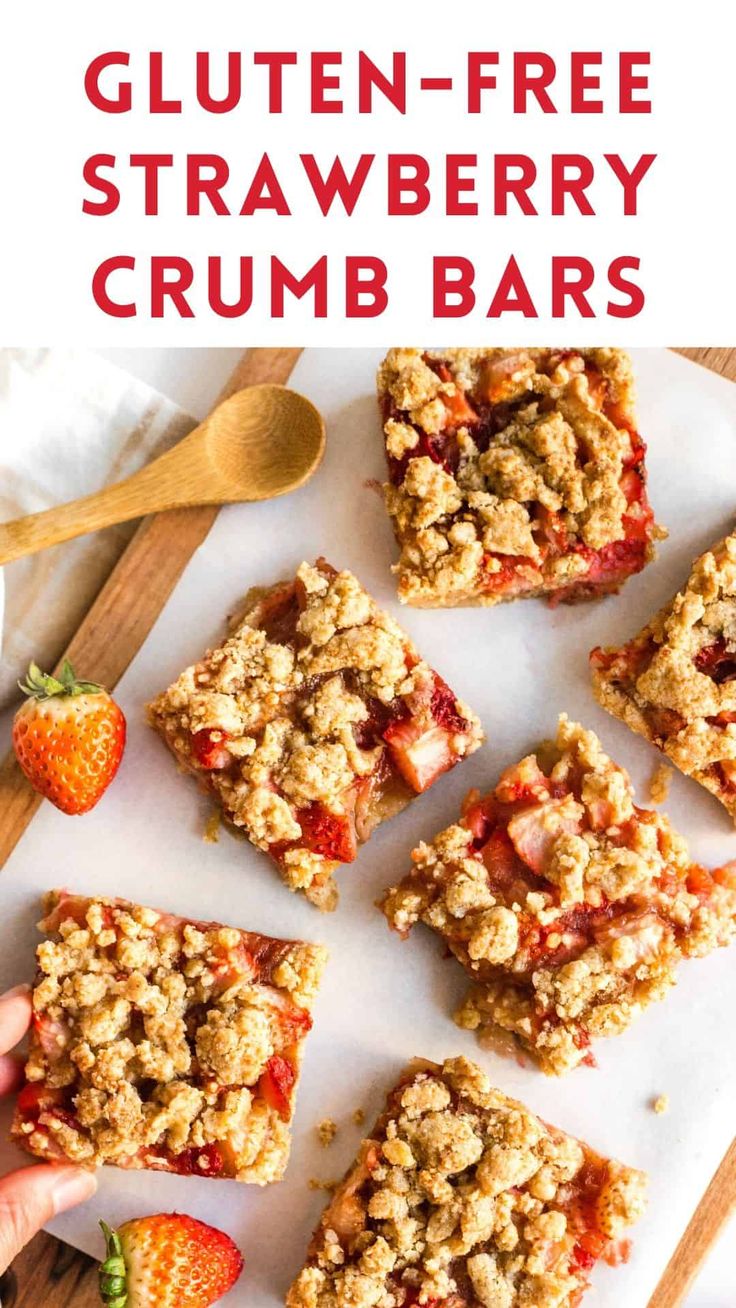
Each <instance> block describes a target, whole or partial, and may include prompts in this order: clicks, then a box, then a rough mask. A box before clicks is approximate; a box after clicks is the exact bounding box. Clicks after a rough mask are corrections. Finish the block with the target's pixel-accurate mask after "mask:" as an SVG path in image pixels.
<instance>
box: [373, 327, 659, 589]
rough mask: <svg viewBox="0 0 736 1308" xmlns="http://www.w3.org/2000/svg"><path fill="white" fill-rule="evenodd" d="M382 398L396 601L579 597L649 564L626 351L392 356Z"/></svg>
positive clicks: (381, 383) (406, 352)
mask: <svg viewBox="0 0 736 1308" xmlns="http://www.w3.org/2000/svg"><path fill="white" fill-rule="evenodd" d="M378 394H379V400H380V403H381V407H382V411H383V416H384V437H385V443H386V454H387V458H388V462H389V472H390V477H391V480H390V482H389V484H388V485H387V486H386V488H385V495H386V505H387V508H388V512H389V514H390V516H391V518H392V521H393V525H394V530H395V533H396V537H397V540H398V542H399V545H400V547H401V556H400V559H399V562H398V564H397V567H396V571H397V573H398V577H399V598H400V599H401V600H402V601H404V602H408V603H411V604H419V605H422V604H426V605H449V604H458V603H463V604H467V603H484V604H492V603H498V602H499V601H500V600H503V599H509V598H512V597H513V596H514V595H516V594H525V593H529V594H540V593H543V592H545V591H549V592H553V591H561V590H564V591H568V592H569V594H568V595H566V597H567V598H582V597H583V596H584V595H585V594H586V587H587V588H588V590H591V589H595V590H596V591H600V590H601V589H611V588H613V587H615V586H616V585H618V584H620V582H621V581H622V580H624V579H625V577H626V576H627V575H629V574H630V572H632V571H638V570H639V569H640V568H641V567H643V566H644V564H645V563H646V562H648V560H649V558H650V557H652V553H653V551H652V549H651V540H652V539H653V537H654V536H655V535H656V530H655V528H654V522H653V516H652V513H651V509H650V508H649V505H648V502H647V499H646V494H645V490H644V471H643V454H644V446H643V444H642V443H641V441H640V438H639V437H638V435H637V433H636V430H635V418H634V412H633V376H632V371H631V363H630V360H629V358H628V355H626V354H625V353H624V352H623V351H621V350H613V349H590V350H579V351H577V350H567V351H563V350H549V349H530V350H514V351H509V350H503V349H490V350H489V349H454V350H446V351H443V352H442V353H438V352H435V351H428V352H425V353H422V351H420V350H417V349H393V350H390V351H389V353H388V354H387V356H386V358H385V359H384V361H383V363H382V364H381V366H380V368H379V371H378ZM622 545H623V546H624V548H623V549H622V548H621V547H622ZM614 546H616V547H617V551H616V556H615V557H614V553H613V551H612V550H611V548H610V547H614ZM607 547H609V552H608V554H606V553H605V551H606V549H607ZM573 591H574V594H573Z"/></svg>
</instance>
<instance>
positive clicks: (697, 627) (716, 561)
mask: <svg viewBox="0 0 736 1308" xmlns="http://www.w3.org/2000/svg"><path fill="white" fill-rule="evenodd" d="M590 658H591V664H592V668H593V684H594V688H595V694H596V698H597V699H598V701H599V702H600V704H602V706H603V708H604V709H607V710H608V712H609V713H612V714H613V716H614V717H616V718H621V720H622V722H625V723H626V725H627V726H629V727H631V728H632V730H633V731H637V732H639V734H640V735H642V736H645V737H646V739H647V740H649V741H651V743H652V744H653V745H657V746H658V747H659V749H661V750H663V752H664V753H665V754H666V755H667V757H668V758H669V759H671V760H672V762H673V763H675V764H676V766H677V767H678V768H679V769H680V771H681V772H684V773H685V774H686V775H687V776H689V777H694V778H695V780H696V781H699V782H700V784H701V786H705V788H706V790H709V791H710V792H711V794H713V795H715V796H716V798H717V799H719V800H720V801H721V803H722V804H723V806H724V808H726V809H727V811H728V813H729V814H730V816H731V817H732V818H733V819H734V821H736V535H731V536H727V537H726V538H725V540H722V541H719V542H718V544H717V545H714V546H713V548H712V549H710V550H708V551H707V552H706V553H705V554H703V555H701V557H700V558H699V559H696V560H695V563H694V564H693V566H692V571H691V573H690V576H689V577H688V579H687V582H686V583H685V585H684V587H683V589H682V590H681V591H680V592H679V593H678V594H677V595H675V597H674V599H672V600H671V601H670V603H669V604H666V605H665V607H664V608H663V609H661V610H660V612H659V613H658V614H657V615H656V617H654V618H653V619H652V621H651V622H650V623H649V624H648V626H646V627H644V629H643V630H642V631H640V632H639V635H638V636H635V637H634V639H633V640H630V641H629V642H628V644H626V645H622V646H621V647H620V648H618V649H613V648H612V649H594V650H593V652H592V654H591V656H590Z"/></svg>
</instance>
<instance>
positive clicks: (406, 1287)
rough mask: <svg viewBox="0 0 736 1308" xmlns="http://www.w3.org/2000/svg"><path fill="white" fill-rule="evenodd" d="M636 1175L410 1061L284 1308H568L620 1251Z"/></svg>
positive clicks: (462, 1065)
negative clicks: (341, 1307) (390, 1307)
mask: <svg viewBox="0 0 736 1308" xmlns="http://www.w3.org/2000/svg"><path fill="white" fill-rule="evenodd" d="M646 1185H647V1181H646V1177H645V1175H644V1173H643V1172H640V1171H637V1170H635V1169H634V1168H631V1167H626V1166H624V1164H622V1163H618V1162H614V1161H612V1160H611V1159H608V1158H602V1157H601V1156H600V1155H599V1154H597V1153H595V1152H594V1151H593V1150H592V1149H591V1148H590V1147H589V1146H588V1145H587V1144H583V1143H581V1142H580V1141H579V1140H576V1139H575V1138H574V1137H573V1136H569V1135H566V1134H565V1133H564V1132H563V1131H561V1130H559V1129H558V1128H556V1127H554V1126H549V1125H548V1124H547V1123H546V1122H543V1121H541V1120H540V1119H539V1118H538V1117H536V1116H535V1115H534V1114H533V1113H531V1112H529V1110H528V1109H527V1108H525V1107H524V1105H523V1104H520V1103H518V1102H517V1101H516V1100H514V1099H509V1098H508V1097H507V1096H506V1095H505V1094H503V1093H502V1092H501V1091H500V1090H496V1089H494V1088H493V1086H492V1085H491V1084H490V1082H489V1080H488V1077H487V1076H486V1074H485V1073H484V1072H483V1071H482V1070H481V1068H480V1067H478V1066H476V1064H474V1063H472V1062H470V1061H469V1060H468V1059H467V1058H450V1059H447V1060H446V1061H445V1063H444V1064H443V1065H442V1066H439V1065H437V1064H435V1063H428V1062H424V1061H423V1060H419V1059H416V1060H415V1061H414V1062H413V1063H412V1064H411V1065H410V1066H409V1067H408V1068H407V1069H406V1070H405V1072H404V1074H403V1075H402V1077H401V1078H400V1080H399V1083H398V1085H397V1086H396V1087H395V1088H394V1089H393V1090H392V1091H391V1093H390V1094H389V1096H388V1100H387V1103H386V1108H385V1110H384V1112H383V1113H382V1115H381V1117H380V1118H379V1120H378V1122H377V1123H376V1126H375V1128H374V1130H373V1132H372V1134H371V1136H370V1138H369V1139H367V1140H364V1141H363V1143H362V1145H361V1148H360V1151H359V1154H358V1157H357V1159H356V1161H355V1163H354V1164H353V1166H352V1167H351V1169H350V1170H349V1172H348V1173H347V1175H346V1177H345V1179H344V1181H343V1182H342V1184H341V1185H340V1186H339V1187H338V1189H337V1190H336V1192H335V1194H334V1196H333V1198H332V1199H331V1200H330V1202H329V1204H328V1205H327V1208H326V1209H325V1211H324V1213H323V1215H322V1218H321V1220H320V1223H319V1226H318V1227H317V1230H316V1231H315V1233H314V1236H313V1238H312V1242H311V1244H310V1246H309V1250H308V1253H307V1259H306V1263H305V1265H304V1268H303V1269H302V1271H301V1272H300V1273H299V1275H298V1276H297V1278H296V1280H295V1281H294V1283H293V1285H292V1286H291V1289H290V1290H289V1292H288V1294H287V1297H286V1304H287V1308H335V1305H343V1304H345V1305H347V1304H352V1305H356V1306H358V1305H359V1306H360V1308H368V1305H384V1304H385V1305H394V1308H414V1305H423V1306H426V1308H542V1306H543V1305H550V1306H551V1305H554V1308H578V1305H579V1304H580V1303H581V1301H582V1298H583V1295H584V1294H585V1291H586V1290H587V1289H588V1287H589V1285H590V1283H591V1277H592V1276H593V1277H594V1279H595V1280H596V1281H600V1282H601V1283H602V1282H603V1280H604V1279H605V1277H606V1275H607V1273H606V1272H605V1271H604V1270H603V1269H600V1270H596V1271H595V1273H594V1272H593V1269H594V1267H595V1264H596V1263H597V1262H598V1261H599V1260H602V1261H603V1262H606V1263H608V1264H610V1265H611V1266H615V1265H616V1264H617V1263H620V1262H623V1261H625V1260H626V1258H627V1257H628V1254H629V1240H628V1239H627V1231H628V1229H629V1227H631V1226H632V1225H633V1224H634V1223H635V1222H636V1221H638V1219H639V1218H640V1217H641V1215H642V1213H643V1211H644V1208H645V1203H646Z"/></svg>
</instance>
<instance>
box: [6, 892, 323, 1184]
mask: <svg viewBox="0 0 736 1308" xmlns="http://www.w3.org/2000/svg"><path fill="white" fill-rule="evenodd" d="M44 910H45V914H46V916H45V917H44V919H43V921H42V922H41V923H40V929H41V930H42V931H43V932H44V933H45V934H46V935H47V937H48V939H47V940H45V941H44V942H43V943H42V944H41V945H39V948H38V968H39V971H38V975H37V978H36V984H35V989H34V992H33V1010H34V1011H33V1024H32V1027H31V1038H30V1048H29V1053H28V1061H27V1063H26V1069H25V1074H26V1084H25V1086H24V1087H23V1089H22V1090H21V1091H20V1094H19V1095H18V1101H17V1107H16V1112H15V1117H14V1120H13V1126H12V1136H13V1138H14V1139H15V1140H17V1141H18V1143H19V1144H21V1145H22V1146H23V1147H24V1148H25V1149H27V1150H28V1151H29V1152H30V1153H32V1154H36V1155H38V1157H39V1158H43V1159H46V1160H47V1161H51V1162H64V1161H66V1162H73V1163H81V1164H82V1165H84V1166H90V1167H99V1166H100V1165H101V1164H103V1163H112V1164H114V1165H115V1166H117V1167H129V1168H149V1169H152V1170H154V1171H159V1172H177V1173H179V1174H181V1175H186V1176H189V1175H194V1176H211V1177H234V1178H235V1179H236V1180H238V1181H250V1182H254V1183H255V1184H257V1185H265V1184H267V1183H268V1182H270V1181H278V1180H279V1179H280V1177H281V1175H282V1173H283V1171H284V1168H285V1167H286V1163H287V1160H288V1156H289V1145H290V1130H289V1121H290V1119H291V1116H292V1113H293V1109H294V1096H295V1091H296V1083H297V1079H298V1075H299V1067H300V1063H301V1058H302V1052H303V1047H304V1041H305V1038H306V1036H307V1033H308V1031H309V1029H310V1027H311V1025H312V1019H311V1016H310V1009H311V1007H312V1004H313V1001H314V998H315V994H316V991H317V987H318V985H319V981H320V977H321V973H322V969H323V967H324V964H325V960H326V951H325V950H324V949H323V948H321V947H320V946H317V945H309V944H302V943H301V942H300V941H291V940H272V939H271V938H270V937H268V936H261V935H256V934H254V933H253V932H249V931H239V930H236V929H235V928H234V927H225V926H218V925H217V924H216V923H213V922H189V921H186V920H184V919H182V918H179V917H173V916H172V915H171V914H169V913H158V912H156V911H155V910H154V909H151V908H142V907H140V905H137V904H129V903H126V902H125V901H124V900H120V899H84V898H82V897H81V896H79V895H69V894H67V893H66V892H65V891H53V892H51V893H50V894H48V895H47V896H46V898H45V901H44Z"/></svg>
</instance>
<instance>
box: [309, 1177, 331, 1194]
mask: <svg viewBox="0 0 736 1308" xmlns="http://www.w3.org/2000/svg"><path fill="white" fill-rule="evenodd" d="M337 1185H338V1183H337V1181H320V1179H319V1177H316V1176H310V1178H309V1188H310V1190H326V1191H327V1193H328V1194H332V1192H333V1190H336V1189H337Z"/></svg>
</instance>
